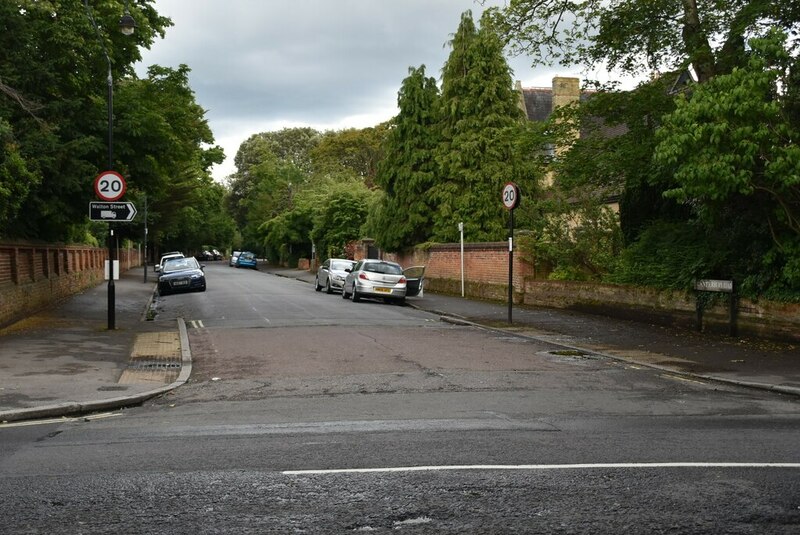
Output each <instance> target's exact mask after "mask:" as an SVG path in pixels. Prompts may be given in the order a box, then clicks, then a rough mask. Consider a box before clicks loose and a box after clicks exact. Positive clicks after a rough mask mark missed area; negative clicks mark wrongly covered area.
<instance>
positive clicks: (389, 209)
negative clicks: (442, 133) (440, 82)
mask: <svg viewBox="0 0 800 535" xmlns="http://www.w3.org/2000/svg"><path fill="white" fill-rule="evenodd" d="M438 100H439V89H438V87H437V86H436V80H435V79H433V78H429V77H426V76H425V66H424V65H423V66H421V67H419V68H417V69H415V68H410V69H409V76H408V77H407V78H406V79H405V80H403V84H402V86H401V88H400V91H399V93H398V97H397V105H398V107H399V109H400V111H399V113H398V115H397V116H396V117H395V118H394V120H393V122H392V125H391V128H390V129H389V132H388V136H387V140H386V145H385V157H384V159H383V160H382V161H381V162H380V164H379V165H378V174H377V177H376V182H377V184H378V186H380V187H381V188H382V190H383V192H384V195H383V196H382V197H381V201H380V202H379V203H377V204H376V206H377V207H378V208H377V210H376V212H375V214H374V215H373V217H371V220H370V223H369V227H368V228H369V229H370V235H371V236H372V237H374V238H375V240H376V242H377V243H378V245H379V246H380V247H382V248H383V249H386V250H388V251H398V250H400V249H402V248H404V247H410V246H413V245H416V244H418V243H422V242H425V241H427V240H428V238H429V236H430V231H431V225H432V220H433V216H434V206H433V204H432V202H431V198H430V194H429V190H430V189H431V188H432V187H433V186H434V184H435V183H436V176H437V170H438V166H437V164H436V160H435V158H434V152H435V150H436V147H437V144H438V137H437V135H436V133H437V124H438V122H439V117H438V113H437V112H438Z"/></svg>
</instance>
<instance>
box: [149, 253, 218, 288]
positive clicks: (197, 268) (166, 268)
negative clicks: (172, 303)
mask: <svg viewBox="0 0 800 535" xmlns="http://www.w3.org/2000/svg"><path fill="white" fill-rule="evenodd" d="M193 290H196V291H200V292H205V291H206V276H205V273H203V266H201V265H200V264H199V263H198V262H197V259H195V258H193V257H189V258H173V259H171V260H167V261H166V262H164V265H163V266H162V268H161V275H159V277H158V293H159V294H161V295H166V294H169V293H173V292H190V291H193Z"/></svg>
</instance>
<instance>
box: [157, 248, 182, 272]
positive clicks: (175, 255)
mask: <svg viewBox="0 0 800 535" xmlns="http://www.w3.org/2000/svg"><path fill="white" fill-rule="evenodd" d="M173 258H183V253H181V252H179V251H172V252H169V253H164V254H163V255H161V260H159V261H158V264H156V265H155V266H153V269H154V270H156V271H159V272H160V271H161V268H163V267H164V263H165V262H166V261H167V260H172V259H173Z"/></svg>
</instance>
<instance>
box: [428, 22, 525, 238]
mask: <svg viewBox="0 0 800 535" xmlns="http://www.w3.org/2000/svg"><path fill="white" fill-rule="evenodd" d="M451 47H452V51H451V53H450V56H449V57H448V59H447V62H446V63H445V65H444V68H443V69H442V92H441V100H440V105H441V112H440V113H441V115H440V117H441V121H440V126H439V133H438V135H439V136H440V140H439V144H438V147H437V149H436V160H437V163H438V164H439V176H438V179H437V183H436V185H435V186H434V187H433V188H432V189H431V197H432V200H433V202H434V203H435V206H436V210H437V213H436V216H435V218H434V221H433V232H432V235H431V238H432V239H433V240H437V241H455V240H456V239H457V237H458V230H457V224H458V222H460V221H463V222H464V232H465V236H466V237H467V239H469V240H473V241H485V240H497V239H502V238H503V237H504V235H505V230H504V228H505V225H504V224H503V219H504V216H505V214H504V211H503V208H502V204H501V203H500V202H498V198H499V197H498V195H499V192H500V191H502V186H503V184H504V183H505V182H507V181H508V180H509V177H513V176H515V172H514V163H513V162H514V157H513V156H514V154H513V149H514V140H515V138H516V136H517V134H518V132H519V130H520V129H521V128H522V124H523V123H524V121H523V114H522V111H521V110H520V108H519V105H518V102H519V100H518V98H519V97H518V94H517V93H516V92H515V91H514V88H513V83H512V79H511V70H510V68H509V66H508V63H507V62H506V60H505V58H504V56H503V45H502V42H501V41H500V38H499V36H498V35H497V33H496V31H495V28H494V27H493V25H492V24H491V21H490V20H489V19H488V18H487V17H485V16H484V18H483V19H482V20H481V27H480V29H476V28H475V24H474V22H473V20H472V13H471V12H469V11H467V12H465V13H464V14H463V15H462V17H461V23H460V25H459V27H458V30H457V31H456V33H455V35H454V37H453V40H452V42H451Z"/></svg>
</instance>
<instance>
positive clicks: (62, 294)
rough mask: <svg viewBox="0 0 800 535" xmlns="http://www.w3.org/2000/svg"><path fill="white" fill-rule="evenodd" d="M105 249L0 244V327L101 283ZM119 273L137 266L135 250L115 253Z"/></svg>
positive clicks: (137, 255)
mask: <svg viewBox="0 0 800 535" xmlns="http://www.w3.org/2000/svg"><path fill="white" fill-rule="evenodd" d="M107 258H108V249H106V248H95V247H80V246H77V247H70V246H63V245H52V246H50V245H31V244H4V243H0V326H3V325H8V324H10V323H13V322H15V321H18V320H20V319H22V318H24V317H25V316H28V315H30V314H33V313H35V312H37V311H39V310H41V309H43V308H45V307H47V306H49V305H51V304H53V303H55V302H58V301H60V300H62V299H64V298H66V297H69V296H71V295H74V294H76V293H80V292H82V291H83V290H85V289H86V288H90V287H92V286H95V285H97V284H99V283H100V282H102V281H103V277H104V275H103V270H104V265H105V260H106V259H107ZM117 258H118V259H119V261H120V271H123V272H124V271H127V270H128V269H130V268H132V267H134V266H139V265H141V259H140V255H139V251H138V250H137V249H118V250H117Z"/></svg>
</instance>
